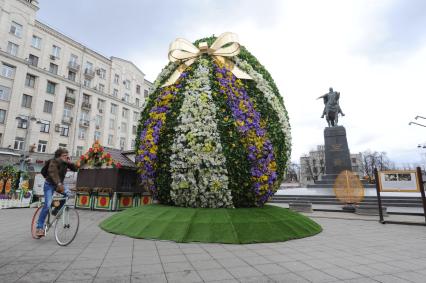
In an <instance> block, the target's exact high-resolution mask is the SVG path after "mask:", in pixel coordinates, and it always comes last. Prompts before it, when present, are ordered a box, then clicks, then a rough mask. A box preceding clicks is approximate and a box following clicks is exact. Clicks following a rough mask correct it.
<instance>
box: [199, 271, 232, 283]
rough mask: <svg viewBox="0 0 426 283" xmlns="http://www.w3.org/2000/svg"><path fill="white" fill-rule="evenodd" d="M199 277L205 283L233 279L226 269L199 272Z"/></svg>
mask: <svg viewBox="0 0 426 283" xmlns="http://www.w3.org/2000/svg"><path fill="white" fill-rule="evenodd" d="M197 272H198V275H200V277H201V278H202V279H203V280H204V281H219V280H225V279H233V276H232V275H231V274H230V273H229V272H228V271H227V270H226V269H224V268H220V269H207V270H198V271H197Z"/></svg>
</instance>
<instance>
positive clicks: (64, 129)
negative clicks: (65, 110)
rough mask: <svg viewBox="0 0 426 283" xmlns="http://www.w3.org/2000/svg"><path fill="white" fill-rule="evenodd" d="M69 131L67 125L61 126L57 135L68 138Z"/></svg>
mask: <svg viewBox="0 0 426 283" xmlns="http://www.w3.org/2000/svg"><path fill="white" fill-rule="evenodd" d="M69 131H70V128H69V127H68V126H67V125H61V127H60V128H59V133H60V135H61V136H63V137H68V135H69ZM64 147H66V146H64Z"/></svg>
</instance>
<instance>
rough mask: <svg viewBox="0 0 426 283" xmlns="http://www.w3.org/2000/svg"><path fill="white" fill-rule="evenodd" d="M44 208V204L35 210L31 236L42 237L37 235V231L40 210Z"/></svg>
mask: <svg viewBox="0 0 426 283" xmlns="http://www.w3.org/2000/svg"><path fill="white" fill-rule="evenodd" d="M42 209H43V206H40V207H39V208H37V209H36V211H35V212H34V215H33V219H32V220H31V236H32V237H33V238H34V239H40V237H38V236H37V235H36V231H37V222H38V218H39V217H40V212H41V210H42ZM46 219H47V217H46Z"/></svg>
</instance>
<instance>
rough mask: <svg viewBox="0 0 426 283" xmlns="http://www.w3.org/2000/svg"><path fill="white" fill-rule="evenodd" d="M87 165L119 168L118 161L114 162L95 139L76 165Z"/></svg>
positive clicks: (90, 166)
mask: <svg viewBox="0 0 426 283" xmlns="http://www.w3.org/2000/svg"><path fill="white" fill-rule="evenodd" d="M83 166H87V167H89V168H107V167H111V168H120V167H121V164H120V162H115V161H114V160H113V159H112V157H111V154H109V153H108V152H106V151H105V149H104V148H103V146H102V145H101V144H100V143H99V141H98V140H96V141H95V142H94V143H93V145H92V147H91V148H89V150H88V151H87V152H86V153H85V154H83V155H81V156H80V160H78V161H77V167H83Z"/></svg>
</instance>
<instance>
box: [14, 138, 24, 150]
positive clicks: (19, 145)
mask: <svg viewBox="0 0 426 283" xmlns="http://www.w3.org/2000/svg"><path fill="white" fill-rule="evenodd" d="M13 149H18V150H23V149H24V138H20V137H15V144H14V145H13Z"/></svg>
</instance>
